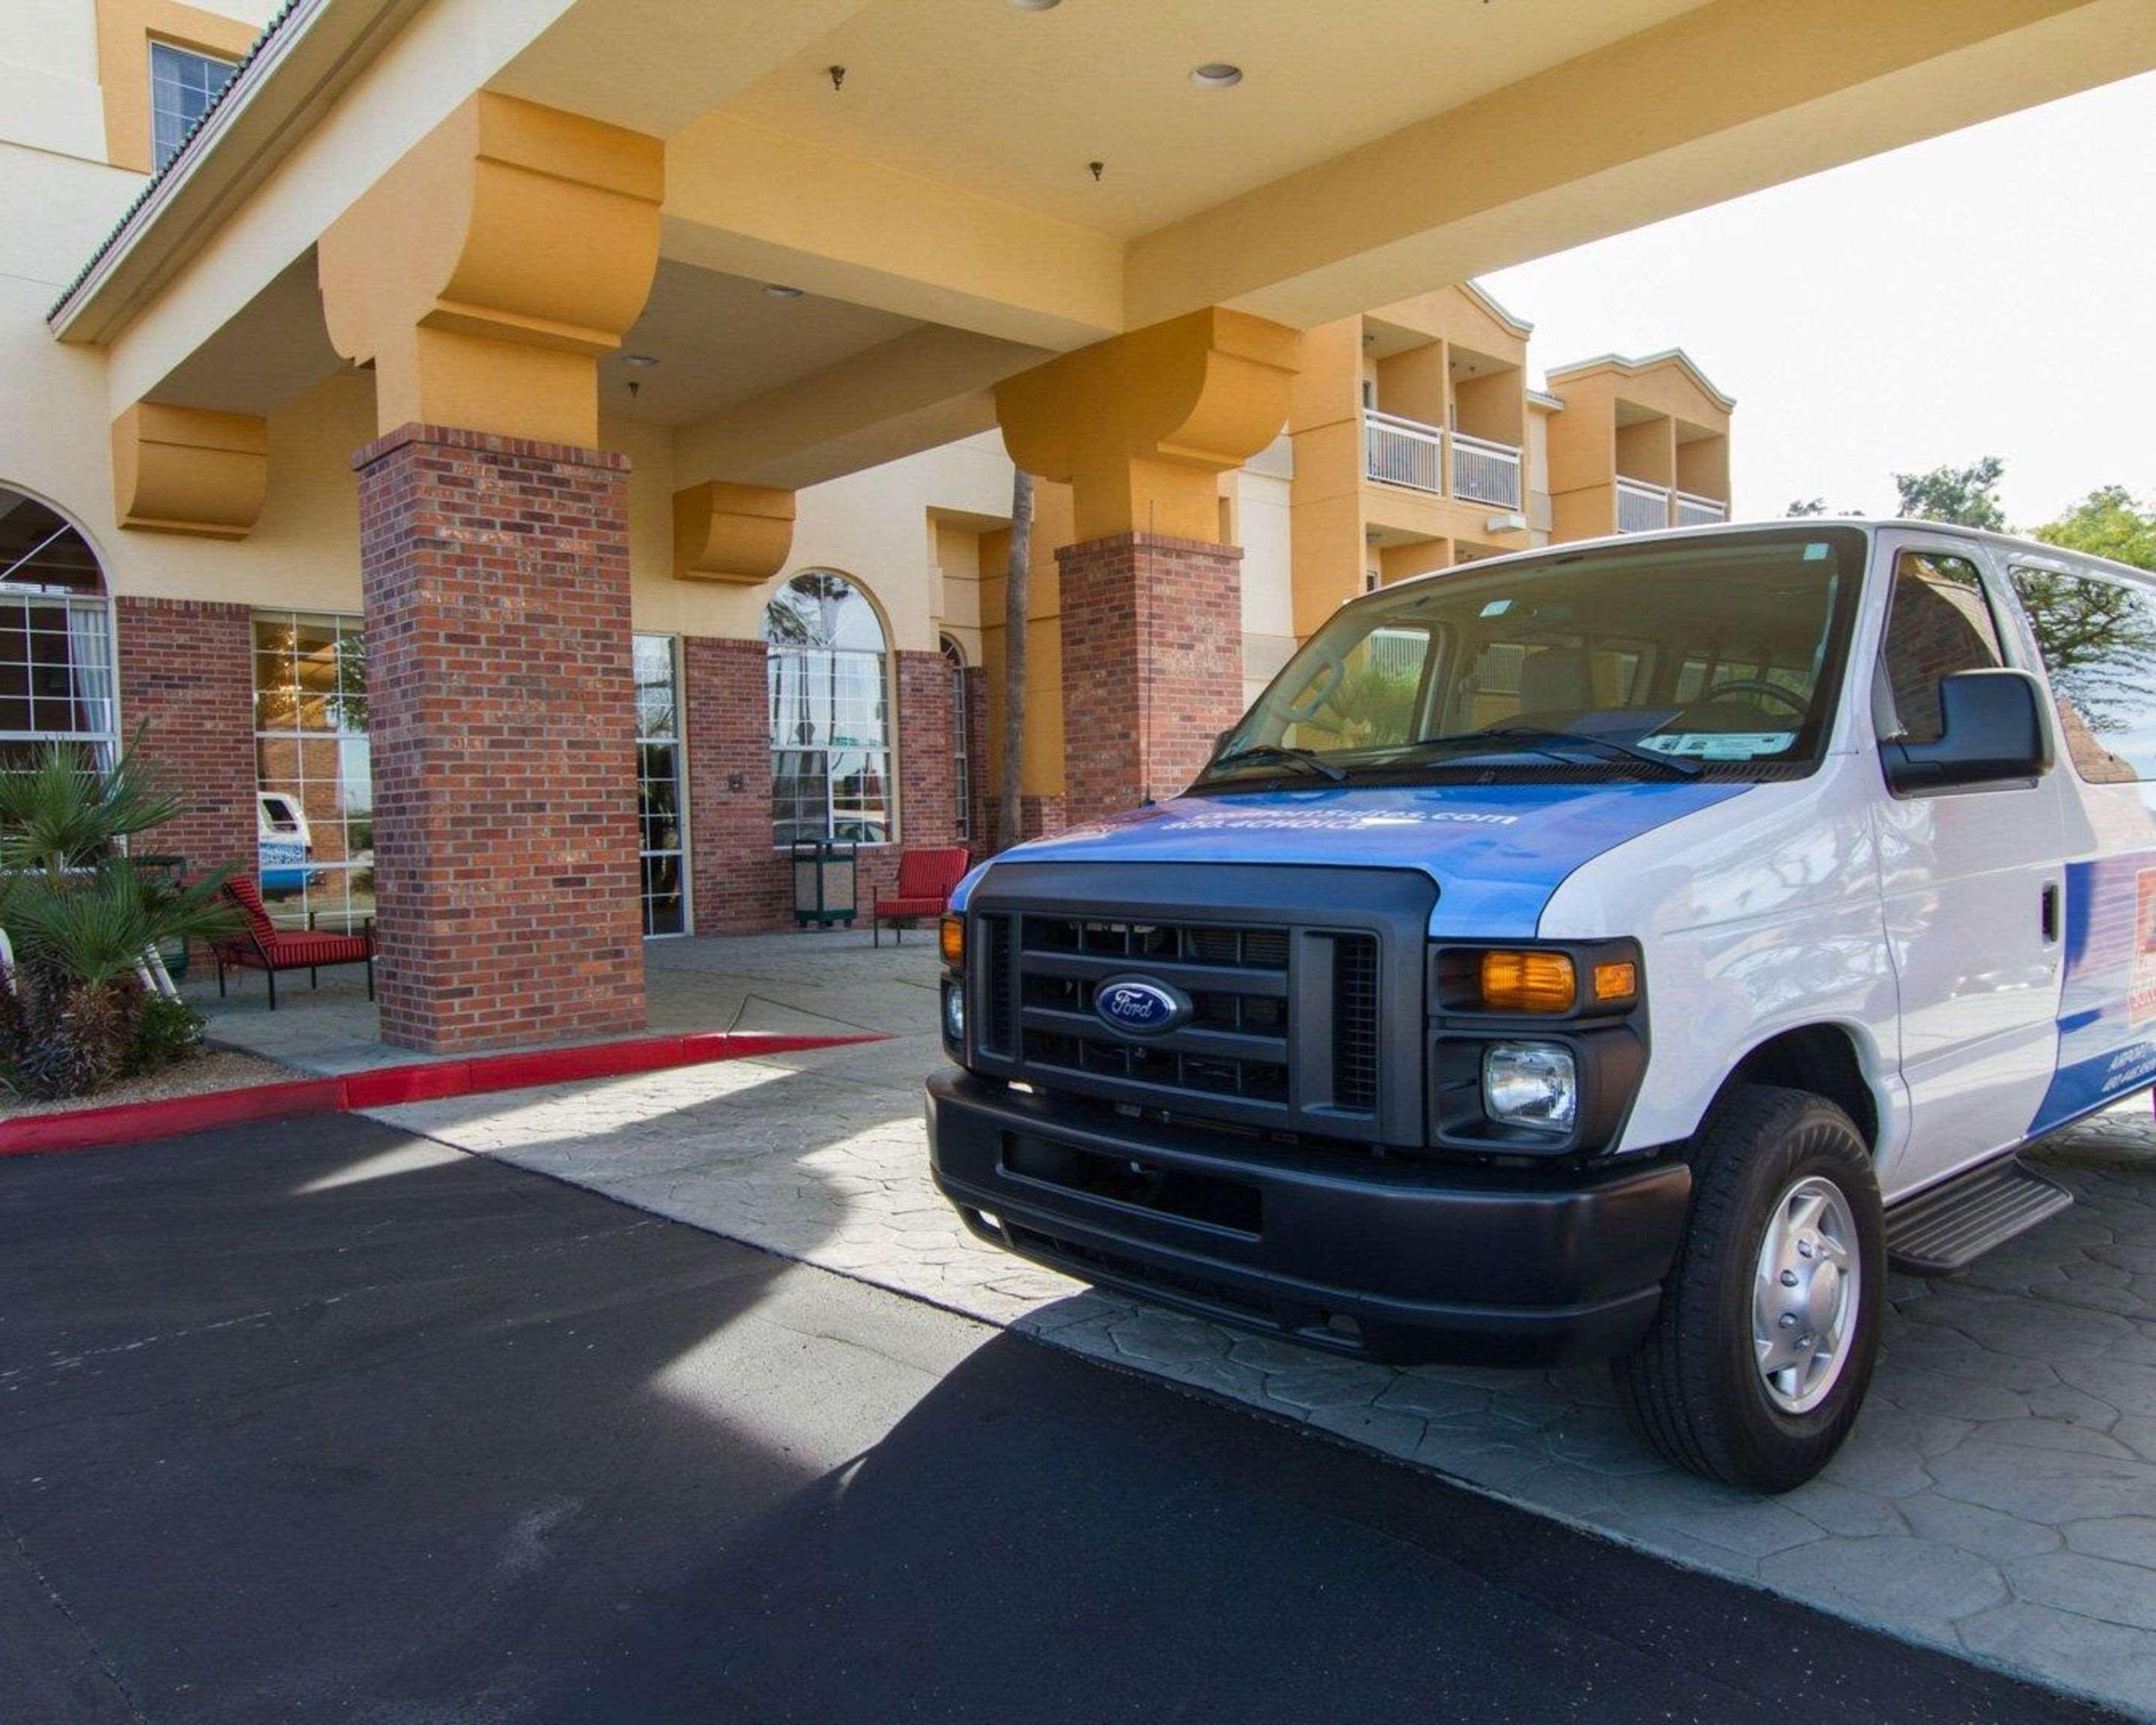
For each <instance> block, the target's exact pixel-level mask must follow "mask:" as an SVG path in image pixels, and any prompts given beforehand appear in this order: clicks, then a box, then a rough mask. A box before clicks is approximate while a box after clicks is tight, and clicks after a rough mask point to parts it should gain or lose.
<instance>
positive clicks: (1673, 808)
mask: <svg viewBox="0 0 2156 1725" xmlns="http://www.w3.org/2000/svg"><path fill="white" fill-rule="evenodd" d="M1750 788H1751V786H1750V785H1749V784H1747V783H1726V782H1725V783H1713V784H1702V783H1661V782H1660V781H1657V782H1655V783H1646V784H1641V783H1629V782H1628V783H1616V784H1497V785H1459V784H1447V785H1383V786H1379V785H1337V786H1334V785H1328V786H1314V787H1312V788H1309V789H1302V788H1296V789H1294V790H1265V791H1249V792H1236V793H1229V794H1214V795H1210V796H1190V797H1178V798H1175V799H1174V800H1173V801H1172V802H1168V803H1158V804H1156V805H1155V806H1153V807H1152V808H1150V809H1132V810H1131V811H1130V812H1129V813H1127V814H1116V815H1111V816H1110V817H1108V818H1107V819H1105V820H1099V821H1094V822H1091V823H1089V824H1086V825H1084V826H1079V827H1072V828H1070V829H1069V830H1067V831H1065V832H1062V833H1059V834H1056V835H1055V836H1054V837H1053V838H1049V839H1035V840H1034V842H1033V843H1031V844H1029V845H1019V846H1017V847H1016V848H1015V849H1014V850H1007V851H1005V852H1004V853H1003V854H1002V855H1001V856H999V857H998V858H997V859H996V860H994V861H993V862H992V863H988V864H984V865H982V867H980V868H978V869H976V870H973V873H972V874H971V875H968V876H967V878H966V879H965V880H964V881H963V882H962V883H961V884H960V886H959V889H958V891H957V893H956V894H954V895H953V896H952V905H953V906H954V908H957V909H961V910H962V909H963V908H964V906H965V901H966V898H967V896H968V894H970V893H971V891H973V886H974V883H975V882H977V881H978V880H980V878H981V876H982V875H983V874H984V873H986V872H987V870H989V869H991V868H996V867H1000V866H1002V865H1004V864H1006V863H1016V862H1056V863H1091V862H1097V863H1102V864H1111V863H1125V864H1127V863H1276V864H1279V863H1285V864H1303V865H1326V866H1332V867H1338V868H1363V869H1368V868H1378V869H1418V870H1421V871H1422V872H1423V873H1424V874H1425V875H1429V876H1430V879H1432V880H1435V881H1436V882H1437V888H1438V898H1437V906H1436V909H1435V911H1433V912H1432V914H1431V916H1430V932H1431V933H1432V934H1434V935H1450V936H1465V937H1481V938H1491V937H1498V938H1510V939H1526V938H1531V937H1532V936H1533V935H1534V933H1535V931H1536V929H1537V927H1538V926H1539V924H1540V922H1541V920H1542V913H1543V906H1545V905H1547V904H1548V902H1549V900H1550V896H1551V895H1552V894H1553V893H1554V892H1555V891H1557V889H1558V886H1561V885H1562V884H1563V881H1564V880H1565V878H1566V876H1568V875H1570V874H1571V873H1572V872H1573V870H1575V869H1577V868H1578V867H1579V866H1580V865H1582V864H1583V863H1586V862H1588V861H1590V860H1593V859H1594V858H1595V857H1598V856H1599V855H1602V854H1603V853H1604V851H1607V850H1614V849H1615V848H1616V847H1617V846H1618V845H1622V844H1624V843H1625V841H1626V840H1627V839H1636V838H1638V837H1639V836H1640V834H1643V833H1650V832H1652V831H1654V830H1655V829H1656V828H1657V827H1662V826H1666V825H1668V824H1670V823H1671V821H1674V820H1681V819H1684V818H1685V817H1686V816H1687V815H1691V814H1697V813H1698V812H1699V811H1700V810H1702V809H1711V808H1712V807H1714V806H1715V805H1716V804H1717V803H1726V802H1727V801H1729V800H1730V799H1731V798H1733V797H1738V796H1742V795H1743V793H1745V792H1746V791H1748V790H1749V789H1750Z"/></svg>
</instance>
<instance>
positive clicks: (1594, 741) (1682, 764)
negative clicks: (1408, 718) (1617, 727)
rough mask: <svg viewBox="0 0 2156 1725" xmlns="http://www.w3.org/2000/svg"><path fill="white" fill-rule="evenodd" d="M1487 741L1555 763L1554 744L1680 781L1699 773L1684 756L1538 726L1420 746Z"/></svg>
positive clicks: (1465, 735)
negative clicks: (1589, 751)
mask: <svg viewBox="0 0 2156 1725" xmlns="http://www.w3.org/2000/svg"><path fill="white" fill-rule="evenodd" d="M1486 742H1494V743H1500V744H1510V745H1512V746H1513V747H1517V748H1521V749H1524V750H1527V751H1528V752H1532V753H1534V754H1537V755H1545V756H1547V757H1549V758H1550V759H1551V760H1553V761H1562V760H1564V759H1565V758H1566V757H1565V756H1563V755H1562V754H1560V753H1559V752H1558V750H1557V749H1555V748H1553V747H1550V745H1552V744H1553V743H1555V744H1560V745H1563V746H1564V747H1570V748H1579V749H1593V750H1595V751H1598V752H1599V753H1600V754H1601V755H1602V757H1603V758H1604V759H1605V760H1629V761H1636V762H1639V763H1640V765H1642V766H1645V767H1652V768H1656V769H1657V770H1659V771H1661V772H1662V773H1669V774H1671V775H1672V776H1674V777H1676V778H1698V777H1699V774H1700V765H1699V762H1697V761H1690V760H1686V758H1685V757H1683V756H1681V755H1665V754H1663V753H1661V752H1660V751H1658V750H1655V749H1650V748H1642V747H1640V745H1639V744H1637V743H1635V742H1625V741H1624V740H1623V739H1622V738H1620V737H1604V736H1603V735H1602V734H1600V733H1599V732H1593V731H1545V730H1544V729H1543V727H1542V726H1539V725H1493V726H1491V727H1490V728H1489V729H1488V730H1486V731H1466V732H1461V733H1460V735H1459V736H1457V737H1425V738H1424V740H1423V742H1421V743H1420V744H1419V745H1418V746H1417V747H1421V748H1429V749H1438V748H1442V749H1444V750H1445V752H1448V753H1450V752H1451V750H1452V749H1453V748H1454V747H1455V746H1456V745H1458V744H1461V743H1466V744H1470V745H1473V744H1477V743H1486Z"/></svg>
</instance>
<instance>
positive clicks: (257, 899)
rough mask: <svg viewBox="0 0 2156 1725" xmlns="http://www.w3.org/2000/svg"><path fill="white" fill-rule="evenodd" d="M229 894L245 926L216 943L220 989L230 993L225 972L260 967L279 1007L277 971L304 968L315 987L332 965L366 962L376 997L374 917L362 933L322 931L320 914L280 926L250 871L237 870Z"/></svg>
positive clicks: (226, 885)
mask: <svg viewBox="0 0 2156 1725" xmlns="http://www.w3.org/2000/svg"><path fill="white" fill-rule="evenodd" d="M224 896H226V897H227V898H228V899H229V900H231V901H232V902H233V903H234V904H235V905H237V906H239V913H240V915H241V916H242V917H243V918H244V927H243V928H242V930H241V932H239V933H238V934H236V935H226V936H223V937H221V938H219V939H218V940H215V941H213V942H210V954H211V956H212V957H214V958H215V959H216V960H217V993H218V999H220V1000H221V999H223V998H224V973H225V971H226V969H227V968H231V969H234V970H259V971H260V972H261V973H263V975H264V977H266V978H268V979H269V1010H270V1011H272V1012H275V1011H276V1009H277V973H278V972H279V971H280V970H304V971H305V972H306V973H307V983H308V986H309V987H311V988H314V987H319V986H320V985H321V972H322V970H323V968H325V967H326V966H328V965H332V964H364V965H365V966H366V967H367V999H369V1000H372V999H374V919H373V918H372V916H370V917H368V918H367V926H366V927H365V928H364V930H362V932H360V933H358V934H318V933H316V931H315V928H314V914H313V912H311V911H310V912H309V913H308V916H307V924H308V926H307V927H305V928H304V929H300V928H280V927H277V925H276V924H275V923H274V922H271V921H270V920H269V907H268V906H266V905H264V903H263V902H262V889H261V888H260V887H259V886H256V885H255V883H254V877H253V876H252V875H234V876H233V877H232V878H231V879H230V880H228V881H226V882H225V883H224Z"/></svg>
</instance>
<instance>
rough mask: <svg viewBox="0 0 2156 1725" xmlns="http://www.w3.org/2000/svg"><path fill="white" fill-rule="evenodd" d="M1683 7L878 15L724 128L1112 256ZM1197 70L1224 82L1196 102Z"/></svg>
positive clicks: (990, 6) (1169, 6)
mask: <svg viewBox="0 0 2156 1725" xmlns="http://www.w3.org/2000/svg"><path fill="white" fill-rule="evenodd" d="M1691 6H1692V0H1595V3H1594V4H1592V5H1583V4H1579V3H1577V0H1503V3H1501V4H1494V5H1492V4H1476V3H1471V0H1354V3H1353V6H1352V7H1351V8H1343V7H1341V6H1338V5H1327V4H1322V3H1312V0H1244V3H1243V4H1240V5H1237V6H1233V7H1228V6H1222V5H1220V4H1219V3H1218V0H1153V3H1152V4H1149V5H1146V6H1138V7H1132V6H1121V5H1101V4H1096V3H1090V0H1063V3H1061V4H1059V5H1057V6H1055V8H1053V9H1052V10H1050V11H1047V12H1030V11H1026V10H1024V9H1022V8H1019V7H1016V6H1014V5H1012V4H1010V3H1009V0H874V3H872V4H870V5H867V6H865V7H863V8H861V9H860V11H858V12H857V13H855V14H854V15H853V16H852V17H850V18H848V19H846V21H845V22H844V23H841V24H839V26H838V27H837V28H834V29H832V30H830V31H829V33H826V34H824V35H823V36H822V37H820V38H819V39H817V40H816V41H815V42H814V44H812V45H810V46H809V47H808V48H807V49H803V51H801V52H799V53H797V54H795V55H794V56H793V58H792V59H789V60H788V61H787V62H786V63H784V64H782V65H780V66H778V68H776V69H773V71H771V72H770V73H768V74H766V75H765V76H764V77H762V79H760V80H757V82H756V83H754V84H752V85H750V86H749V87H748V88H747V89H746V90H742V92H741V93H740V94H738V95H735V96H734V97H733V98H732V99H731V100H729V101H728V102H726V104H725V109H724V110H725V111H726V112H728V113H731V114H736V115H738V116H741V117H742V118H745V119H749V120H752V121H757V123H759V124H761V125H764V126H770V127H773V128H774V129H776V130H778V131H784V132H788V133H791V134H793V135H795V136H801V137H803V138H808V139H810V140H813V141H815V142H817V143H819V144H820V145H823V146H827V147H830V148H834V149H838V150H841V151H847V152H849V153H851V154H856V155H860V156H865V157H875V158H876V159H878V160H880V161H883V162H888V163H890V164H891V165H892V166H894V167H899V168H901V169H903V170H905V171H906V172H912V173H917V174H920V175H922V176H924V177H928V178H931V179H934V180H939V181H942V182H946V183H948V184H952V185H955V186H959V187H963V188H965V189H967V190H968V191H972V192H975V193H979V194H980V195H982V196H984V197H990V198H998V199H1001V200H1004V201H1005V202H1007V203H1014V204H1017V205H1019V206H1020V207H1021V208H1027V209H1031V210H1034V211H1036V212H1038V213H1041V214H1044V215H1049V216H1053V217H1055V218H1058V219H1060V220H1063V221H1068V222H1074V223H1081V224H1083V225H1085V226H1088V227H1091V228H1096V229H1098V230H1100V231H1101V232H1103V233H1106V234H1113V235H1116V236H1117V237H1123V238H1127V237H1131V236H1134V235H1137V234H1144V233H1147V232H1150V231H1151V230H1152V229H1153V228H1158V227H1160V226H1162V225H1163V224H1164V223H1168V222H1172V221H1175V220H1177V219H1178V218H1181V217H1183V216H1186V215H1188V214H1190V213H1193V211H1197V210H1200V209H1204V208H1208V207H1209V206H1211V205H1213V204H1215V203H1219V202H1220V201H1221V200H1222V199H1223V198H1230V197H1233V196H1235V194H1237V193H1241V192H1245V191H1248V190H1250V188H1252V187H1256V186H1260V185H1263V184H1265V183H1266V182H1269V181H1270V180H1273V179H1276V178H1277V177H1280V176H1281V175H1282V174H1285V173H1288V172H1292V171H1293V170H1295V169H1296V168H1299V167H1304V166H1306V165H1307V164H1308V163H1310V162H1313V161H1317V160H1322V159H1323V158H1325V157H1328V156H1332V155H1334V154H1337V152H1339V151H1344V150H1348V149H1352V148H1353V147H1354V146H1357V145H1358V144H1362V143H1365V142H1367V141H1369V140H1371V139H1373V138H1376V137H1379V136H1383V135H1384V134H1386V133H1388V132H1390V131H1394V130H1395V129H1397V128H1398V127H1400V126H1405V125H1407V124H1409V122H1410V121H1414V120H1417V119H1419V118H1421V117H1422V116H1424V115H1427V114H1430V113H1433V112H1436V111H1439V110H1444V109H1446V108H1449V107H1451V106H1454V105H1456V104H1458V103H1460V102H1464V101H1467V100H1472V99H1473V98H1474V97H1476V96H1477V95H1482V94H1484V93H1485V92H1486V91H1489V90H1496V89H1498V88H1500V87H1501V86H1503V85H1507V84H1510V83H1512V82H1513V81H1514V80H1517V79H1520V78H1522V77H1525V76H1527V75H1528V74H1531V73H1532V72H1535V71H1537V70H1540V69H1543V68H1544V67H1547V66H1549V65H1552V64H1556V63H1557V62H1558V61H1561V60H1563V59H1569V58H1571V57H1573V55H1576V54H1584V53H1587V52H1589V51H1590V50H1591V49H1596V48H1599V47H1601V46H1603V45H1604V44H1607V43H1610V42H1614V41H1615V40H1617V39H1620V38H1621V37H1625V36H1628V35H1630V34H1632V33H1635V32H1636V31H1639V30H1642V29H1645V28H1649V27H1650V26H1652V25H1654V24H1656V23H1661V22H1662V21H1664V20H1666V19H1667V18H1671V17H1674V16H1676V14H1678V13H1683V12H1686V11H1688V10H1691ZM1210 61H1228V62H1231V63H1233V64H1236V65H1239V66H1240V67H1241V68H1242V69H1243V73H1244V78H1243V81H1242V83H1241V84H1240V85H1237V86H1236V87H1235V88H1233V89H1230V90H1201V89H1199V88H1198V87H1197V86H1195V85H1193V84H1192V82H1191V81H1190V77H1189V74H1190V70H1191V69H1192V68H1193V66H1197V65H1199V64H1204V63H1206V62H1210ZM833 64H842V65H844V67H845V69H846V73H845V80H844V86H843V88H841V89H839V90H834V89H833V88H832V85H831V80H830V78H829V75H828V73H827V70H826V69H827V68H828V67H829V66H831V65H833ZM1094 161H1099V162H1103V163H1104V164H1105V166H1104V170H1103V172H1102V175H1101V179H1100V181H1099V182H1097V183H1096V182H1095V181H1094V179H1093V177H1092V176H1091V174H1090V173H1089V172H1088V171H1087V167H1086V164H1087V163H1088V162H1094Z"/></svg>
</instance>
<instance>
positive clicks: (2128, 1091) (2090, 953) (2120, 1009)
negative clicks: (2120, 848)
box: [2029, 850, 2156, 1138]
mask: <svg viewBox="0 0 2156 1725" xmlns="http://www.w3.org/2000/svg"><path fill="white" fill-rule="evenodd" d="M2065 964H2066V973H2065V975H2064V977H2063V978H2061V986H2060V993H2059V1052H2058V1059H2057V1062H2056V1066H2055V1068H2054V1070H2053V1071H2052V1075H2051V1086H2050V1088H2049V1089H2047V1090H2046V1091H2045V1092H2044V1100H2043V1101H2041V1102H2040V1104H2038V1106H2037V1108H2036V1114H2035V1118H2034V1119H2033V1120H2031V1121H2030V1122H2029V1136H2030V1137H2032V1138H2033V1137H2040V1136H2041V1135H2042V1134H2044V1133H2045V1132H2056V1130H2057V1129H2058V1128H2059V1127H2062V1126H2064V1125H2066V1123H2067V1122H2070V1121H2073V1120H2078V1119H2079V1118H2080V1117H2082V1115H2084V1114H2092V1113H2094V1112H2095V1111H2097V1109H2099V1108H2102V1107H2104V1106H2107V1105H2108V1104H2110V1103H2112V1102H2115V1101H2118V1100H2119V1098H2120V1097H2122V1096H2131V1095H2132V1094H2133V1092H2134V1091H2137V1090H2142V1089H2145V1088H2146V1087H2147V1086H2148V1085H2149V1084H2151V1083H2152V1082H2156V851H2151V850H2143V851H2136V852H2133V853H2132V854H2131V855H2125V856H2112V857H2103V858H2101V859H2099V860H2096V861H2093V862H2077V863H2069V864H2068V865H2066V943H2065Z"/></svg>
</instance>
